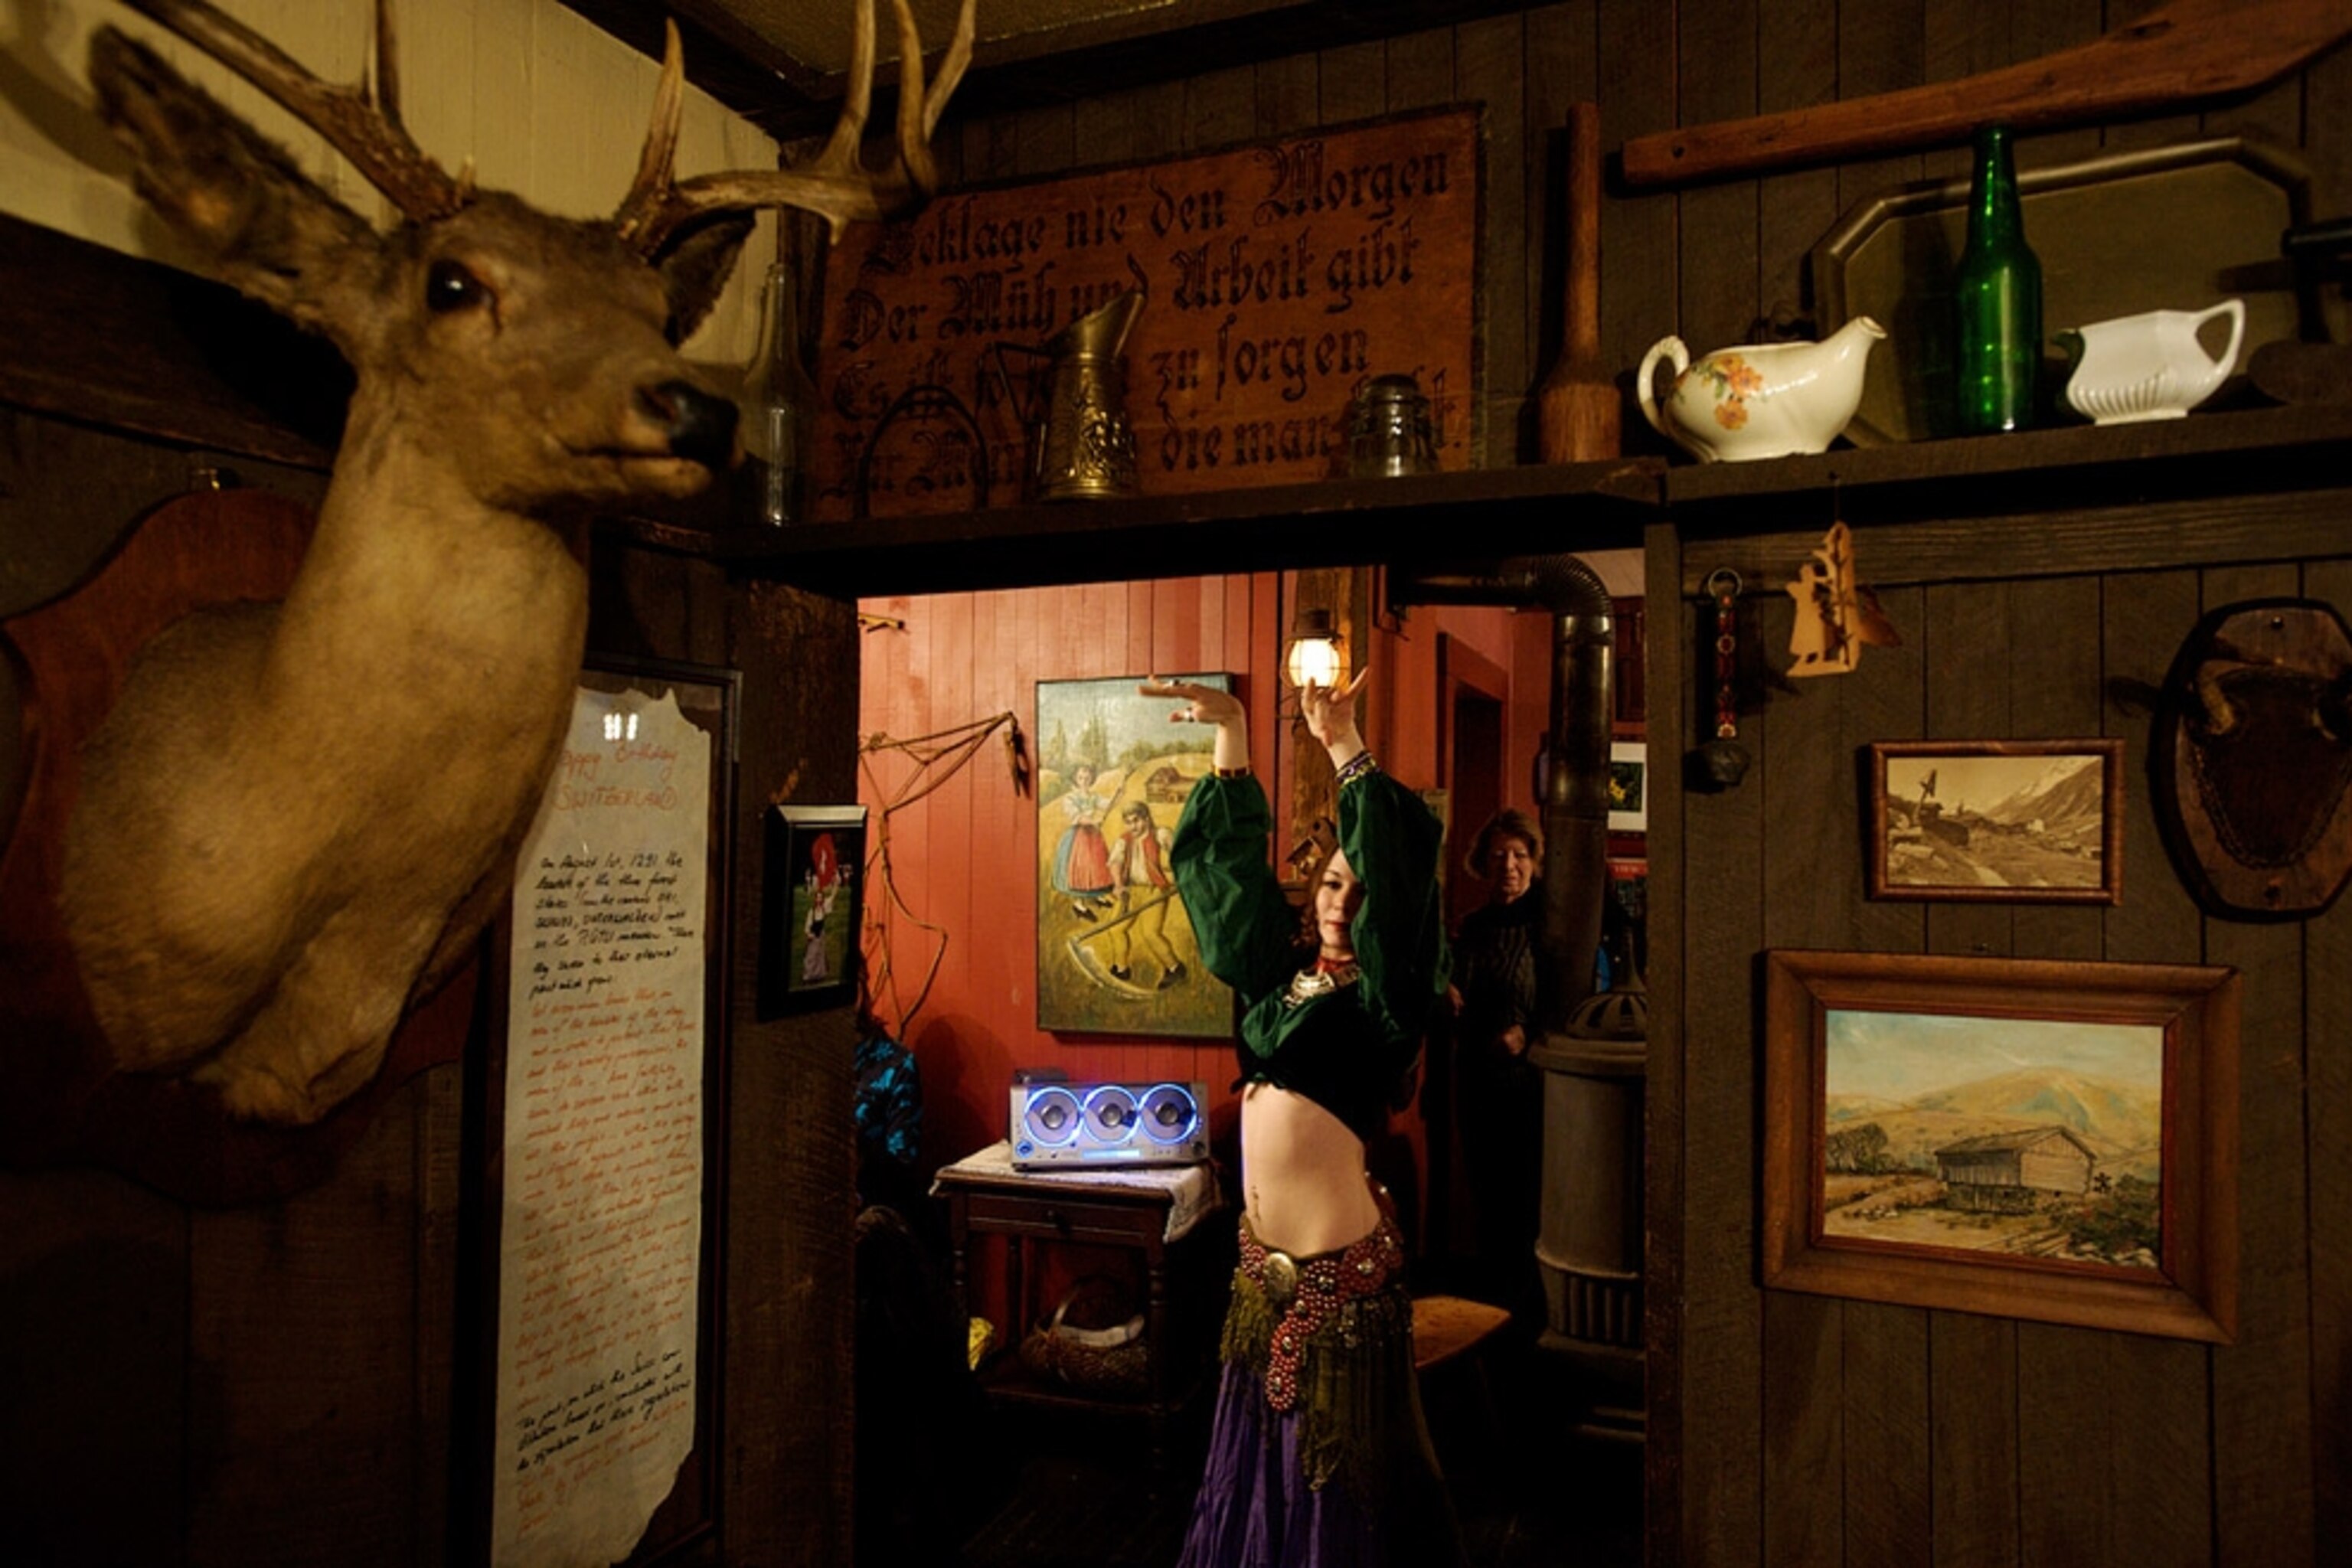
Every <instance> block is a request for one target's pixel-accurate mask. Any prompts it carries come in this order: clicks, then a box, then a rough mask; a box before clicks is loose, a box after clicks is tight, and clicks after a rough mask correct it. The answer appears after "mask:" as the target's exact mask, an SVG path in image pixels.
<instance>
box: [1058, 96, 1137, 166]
mask: <svg viewBox="0 0 2352 1568" xmlns="http://www.w3.org/2000/svg"><path fill="white" fill-rule="evenodd" d="M1141 108H1142V104H1141V95H1140V94H1139V93H1138V92H1137V91H1135V90H1134V89H1129V90H1126V91H1122V92H1106V93H1103V94H1100V95H1099V96H1097V97H1093V98H1082V99H1080V100H1078V101H1077V102H1076V103H1074V104H1072V105H1071V106H1070V130H1071V135H1072V137H1073V139H1074V142H1075V144H1076V146H1077V147H1079V148H1080V149H1082V150H1083V157H1082V161H1083V162H1084V163H1089V164H1092V163H1132V162H1134V161H1135V157H1136V153H1135V141H1136V131H1137V122H1138V119H1139V114H1140V111H1141Z"/></svg>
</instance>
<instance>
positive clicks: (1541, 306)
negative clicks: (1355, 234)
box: [1465, 0, 1631, 464]
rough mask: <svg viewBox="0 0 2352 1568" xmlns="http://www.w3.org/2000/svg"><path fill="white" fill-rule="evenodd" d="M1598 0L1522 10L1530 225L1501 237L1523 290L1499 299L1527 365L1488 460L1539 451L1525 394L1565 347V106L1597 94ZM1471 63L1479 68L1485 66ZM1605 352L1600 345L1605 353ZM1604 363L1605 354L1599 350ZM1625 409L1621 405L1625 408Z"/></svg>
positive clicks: (1493, 433) (1491, 437)
mask: <svg viewBox="0 0 2352 1568" xmlns="http://www.w3.org/2000/svg"><path fill="white" fill-rule="evenodd" d="M1594 16H1595V11H1594V0H1575V3H1574V4H1572V5H1546V6H1544V7H1542V8H1540V9H1538V10H1534V11H1528V12H1526V13H1524V14H1523V15H1522V16H1521V17H1520V18H1519V24H1520V25H1519V31H1518V47H1519V48H1520V50H1521V52H1522V55H1521V64H1520V72H1521V79H1522V84H1523V85H1522V89H1521V101H1520V108H1519V118H1520V122H1521V134H1522V149H1523V150H1522V152H1521V154H1520V164H1521V167H1520V171H1519V174H1520V181H1521V186H1522V194H1521V195H1520V198H1519V201H1520V214H1521V219H1520V221H1521V222H1522V223H1523V224H1525V225H1526V227H1525V230H1524V232H1523V233H1522V234H1521V235H1520V236H1518V237H1517V238H1516V239H1513V240H1510V241H1507V242H1502V243H1508V244H1512V245H1515V246H1516V247H1518V248H1520V249H1522V250H1524V251H1525V253H1526V255H1525V258H1524V259H1523V261H1522V263H1521V266H1520V273H1519V283H1520V287H1521V289H1522V290H1523V291H1524V292H1523V299H1522V300H1521V301H1520V302H1518V303H1516V304H1514V303H1504V304H1502V305H1501V306H1500V307H1499V308H1500V309H1501V310H1505V311H1513V312H1520V313H1521V319H1522V320H1524V321H1526V323H1527V332H1526V335H1527V364H1526V366H1525V377H1524V382H1523V384H1522V386H1521V388H1520V391H1521V393H1522V401H1521V403H1520V405H1519V412H1518V414H1517V417H1516V418H1515V419H1514V420H1513V421H1512V423H1510V424H1509V425H1507V426H1506V425H1503V424H1500V423H1496V424H1492V425H1490V426H1488V430H1487V437H1486V454H1487V457H1486V460H1487V462H1489V463H1490V464H1501V463H1504V462H1510V461H1527V460H1530V459H1532V458H1534V457H1535V455H1536V452H1537V450H1538V448H1537V446H1536V441H1537V435H1536V416H1535V409H1534V406H1533V403H1532V400H1531V399H1528V398H1527V397H1526V396H1525V394H1526V392H1527V391H1528V389H1529V388H1532V387H1533V386H1535V385H1536V384H1538V382H1539V381H1540V380H1541V379H1542V378H1543V376H1544V375H1545V374H1546V373H1547V372H1549V370H1550V369H1551V366H1552V363H1553V362H1554V361H1555V360H1557V359H1558V358H1559V355H1560V354H1561V353H1562V352H1563V351H1564V349H1565V347H1566V333H1567V331H1568V324H1567V321H1565V319H1564V318H1563V315H1562V310H1561V293H1562V289H1563V287H1564V279H1565V275H1566V271H1567V258H1568V210H1567V185H1568V111H1569V107H1570V105H1571V104H1576V103H1583V102H1588V101H1590V102H1594V103H1598V102H1599V94H1600V86H1599V79H1598V67H1599V52H1600V51H1599V48H1598V46H1597V42H1596V39H1595V37H1594V30H1595V20H1594ZM1486 47H1487V46H1486V43H1485V41H1484V40H1483V39H1481V40H1480V41H1478V42H1477V43H1476V44H1475V45H1472V44H1470V43H1468V42H1467V40H1465V49H1467V50H1468V52H1469V56H1470V58H1471V59H1473V60H1474V61H1475V59H1476V58H1478V56H1479V55H1481V54H1482V53H1483V52H1484V50H1485V49H1486ZM1477 68H1478V69H1479V70H1480V71H1481V72H1482V73H1483V72H1484V70H1485V67H1483V66H1479V67H1477ZM1609 151H1610V149H1609V147H1608V146H1606V145H1604V146H1603V147H1602V149H1601V156H1602V163H1601V171H1602V172H1601V208H1602V210H1603V211H1604V212H1605V211H1606V210H1607V208H1608V206H1609V182H1608V163H1607V159H1608V153H1609ZM1604 227H1605V222H1604ZM1604 277H1605V274H1604ZM1602 292H1603V300H1602V305H1603V309H1602V311H1601V320H1602V321H1603V323H1604V324H1605V323H1606V321H1607V320H1608V311H1607V309H1606V306H1607V300H1606V292H1607V291H1606V289H1603V291H1602ZM1487 306H1488V309H1489V310H1496V308H1497V306H1496V301H1495V300H1492V299H1490V300H1488V301H1487ZM1605 353H1606V345H1605V344H1604V356H1605ZM1603 363H1608V362H1607V360H1606V359H1605V357H1604V361H1603ZM1612 368H1613V367H1612ZM1487 384H1488V386H1489V387H1490V388H1491V387H1494V386H1496V385H1497V384H1499V374H1496V375H1493V376H1490V378H1489V380H1488V383H1487ZM1625 417H1631V413H1630V411H1627V413H1626V415H1625ZM1621 423H1622V421H1621Z"/></svg>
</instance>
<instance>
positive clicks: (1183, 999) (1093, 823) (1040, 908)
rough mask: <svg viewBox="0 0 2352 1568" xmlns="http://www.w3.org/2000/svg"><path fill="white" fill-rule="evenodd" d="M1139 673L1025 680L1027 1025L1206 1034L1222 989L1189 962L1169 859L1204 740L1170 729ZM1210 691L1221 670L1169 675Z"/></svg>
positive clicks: (1203, 770)
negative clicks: (1032, 896) (1030, 864)
mask: <svg viewBox="0 0 2352 1568" xmlns="http://www.w3.org/2000/svg"><path fill="white" fill-rule="evenodd" d="M1147 679H1153V678H1152V677H1150V676H1143V675H1122V676H1115V677H1111V678H1109V679H1097V680H1041V681H1039V682H1038V683H1037V727H1036V730H1035V731H1034V734H1035V736H1036V747H1037V758H1036V763H1037V901H1036V914H1037V1026H1038V1027H1039V1028H1041V1029H1054V1030H1063V1031H1071V1032H1076V1033H1084V1034H1107V1035H1146V1036H1173V1037H1192V1038H1210V1037H1217V1036H1222V1035H1224V1034H1226V1033H1228V1032H1230V1031H1231V1029H1232V1027H1233V1012H1234V1001H1233V993H1232V992H1231V991H1230V990H1228V989H1227V988H1226V987H1225V986H1224V985H1223V984H1222V983H1221V982H1219V981H1218V980H1217V979H1215V978H1214V977H1213V976H1212V975H1211V974H1210V973H1208V971H1207V970H1205V969H1204V968H1202V964H1201V953H1200V948H1199V945H1198V943H1197V942H1196V941H1195V940H1194V938H1193V935H1192V921H1191V920H1190V918H1189V917H1188V916H1187V915H1186V913H1185V910H1184V900H1183V899H1182V898H1181V896H1180V895H1179V894H1178V893H1177V891H1176V886H1175V879H1174V877H1173V876H1172V875H1171V868H1170V867H1169V864H1168V851H1169V846H1170V844H1171V841H1172V839H1173V837H1174V834H1175V827H1176V819H1177V817H1178V816H1180V815H1181V814H1182V812H1183V809H1184V800H1185V797H1186V796H1187V795H1191V794H1192V786H1193V785H1194V784H1198V783H1199V782H1200V781H1201V780H1202V777H1204V776H1205V775H1207V774H1208V773H1210V772H1211V771H1212V757H1213V750H1212V748H1213V745H1214V743H1215V735H1216V731H1213V729H1211V728H1209V727H1208V726H1207V725H1204V724H1175V723H1171V722H1170V721H1169V717H1168V716H1169V714H1170V713H1171V711H1172V710H1174V709H1175V707H1176V705H1175V704H1174V703H1171V702H1169V701H1167V700H1164V699H1157V698H1147V697H1144V696H1142V695H1140V694H1139V692H1138V691H1137V688H1138V687H1139V686H1140V685H1141V684H1142V683H1143V682H1144V681H1145V680H1147ZM1158 679H1165V680H1188V681H1194V682H1198V683H1199V684H1202V685H1204V686H1213V687H1216V688H1218V689H1221V690H1225V691H1230V690H1232V689H1233V679H1234V678H1233V677H1232V676H1230V675H1225V674H1207V675H1171V676H1161V677H1159V678H1158Z"/></svg>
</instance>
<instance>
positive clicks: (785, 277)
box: [743, 261, 816, 528]
mask: <svg viewBox="0 0 2352 1568" xmlns="http://www.w3.org/2000/svg"><path fill="white" fill-rule="evenodd" d="M815 408H816V383H815V382H814V381H813V380H812V379H810V376H809V373H808V367H807V366H806V365H805V364H803V363H802V362H801V334H800V300H799V287H798V283H797V281H796V279H793V275H792V270H791V268H787V267H786V266H785V265H784V264H783V263H782V262H781V261H778V262H775V263H773V264H772V265H771V266H770V267H769V268H768V280H767V284H766V286H765V288H764V289H762V290H761V297H760V347H759V351H758V353H756V354H755V355H754V356H753V358H752V360H751V366H750V368H749V369H747V370H746V371H745V372H744V374H743V447H744V451H745V452H746V454H747V455H748V457H749V458H750V468H751V478H752V479H753V481H754V483H753V485H752V494H753V495H754V496H755V497H756V498H757V504H758V515H759V519H760V521H761V522H764V523H767V524H769V525H770V526H772V527H776V528H781V527H783V526H784V525H786V524H788V523H795V522H803V521H807V516H808V493H809V487H808V450H809V427H810V419H811V417H812V416H814V412H815Z"/></svg>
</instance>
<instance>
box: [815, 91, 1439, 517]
mask: <svg viewBox="0 0 2352 1568" xmlns="http://www.w3.org/2000/svg"><path fill="white" fill-rule="evenodd" d="M1478 131H1479V124H1478V110H1475V108H1472V109H1450V110H1440V111H1437V112H1433V113H1426V114H1416V115H1411V116H1404V117H1400V118H1396V119H1391V120H1382V121H1370V122H1367V123H1364V124H1360V125H1355V126H1349V127H1343V128H1339V129H1336V130H1325V131H1318V132H1313V133H1311V134H1307V135H1303V136H1297V137H1289V138H1285V139H1282V140H1279V141H1274V142H1263V143H1258V144H1255V145H1251V146H1244V147H1237V148H1234V149H1231V150H1228V151H1225V152H1220V153H1204V154H1200V155H1197V156H1192V157H1187V158H1181V159H1178V160H1174V161H1172V162H1163V163H1143V164H1134V165H1129V166H1126V167H1120V168H1108V169H1097V170H1092V171H1087V172H1084V173H1080V174H1068V175H1064V176H1060V177H1058V178H1055V179H1052V180H1047V181H1043V182H1032V183H1028V184H1016V185H1000V186H993V187H984V188H979V189H972V190H965V191H958V192H955V193H952V194H950V195H944V196H941V197H940V198H938V199H937V200H935V201H933V202H932V203H931V204H930V205H929V206H928V207H926V208H925V209H924V210H923V211H922V213H920V214H919V215H918V216H916V217H914V218H913V219H910V220H908V221H907V222H904V223H893V224H886V225H874V224H860V225H857V226H854V227H853V228H852V229H851V230H850V231H849V232H848V234H847V235H846V236H845V237H844V239H843V241H842V243H841V245H840V246H839V247H836V248H835V250H834V252H833V254H832V258H831V260H830V261H829V262H828V263H827V270H826V279H825V294H824V320H823V332H822V337H821V340H820V345H819V351H818V362H817V381H818V395H819V409H820V413H819V416H818V421H817V430H816V439H815V443H814V445H815V450H814V453H813V454H812V455H811V472H812V478H813V480H814V500H813V504H812V508H811V511H812V515H813V516H814V518H815V519H817V520H818V521H843V520H845V519H849V518H853V517H860V516H866V517H894V516H907V515H912V514H919V513H932V512H949V511H962V510H974V509H976V508H980V507H983V506H1005V505H1013V504H1017V503H1019V502H1021V501H1024V500H1029V499H1032V498H1031V494H1030V492H1031V489H1032V488H1033V487H1032V485H1031V483H1030V475H1031V468H1030V465H1031V463H1032V461H1033V455H1032V453H1033V446H1034V440H1033V431H1034V429H1035V428H1036V426H1038V425H1039V423H1040V420H1041V418H1042V416H1043V410H1044V405H1045V399H1046V397H1047V396H1048V395H1050V392H1051V379H1052V371H1051V368H1050V363H1048V362H1047V360H1046V358H1045V356H1043V355H1042V354H1041V353H1039V352H1037V351H1042V350H1044V349H1045V347H1046V345H1047V344H1049V343H1050V342H1051V341H1052V340H1053V339H1054V338H1055V335H1056V334H1057V333H1059V332H1061V331H1062V330H1063V329H1064V328H1066V326H1068V325H1069V324H1070V323H1071V322H1073V321H1076V320H1078V319H1079V318H1080V317H1082V316H1085V315H1087V314H1088V313H1090V312H1092V311H1094V310H1097V309H1098V308H1100V307H1101V306H1103V305H1105V304H1106V303H1107V302H1108V301H1110V300H1115V299H1117V298H1118V296H1119V295H1121V294H1122V293H1124V292H1127V291H1129V290H1141V291H1142V294H1143V298H1144V303H1143V305H1142V307H1141V310H1139V313H1138V314H1137V316H1136V318H1135V321H1134V324H1133V327H1132V329H1131V330H1130V331H1129V335H1128V338H1127V342H1126V355H1125V365H1126V370H1125V384H1124V392H1125V408H1126V414H1127V418H1128V424H1129V428H1130V430H1131V431H1132V434H1133V436H1134V439H1135V446H1136V468H1137V490H1138V492H1139V493H1140V494H1144V495H1164V494H1176V493H1181V492H1187V491H1198V490H1212V489H1244V488H1251V487H1255V486H1260V485H1276V484H1297V483H1303V482H1308V481H1312V480H1317V479H1330V478H1333V477H1335V475H1336V474H1337V473H1339V472H1341V471H1344V467H1345V462H1344V459H1345V453H1346V436H1347V422H1348V408H1349V402H1350V400H1351V399H1352V398H1353V396H1354V395H1355V393H1356V391H1357V389H1358V388H1359V387H1360V386H1361V385H1362V384H1363V383H1364V382H1365V381H1367V380H1368V379H1370V377H1372V376H1375V375H1386V374H1410V375H1412V376H1413V377H1415V378H1416V379H1417V380H1418V382H1419V384H1420V386H1421V390H1422V392H1423V395H1426V396H1427V397H1428V398H1429V400H1430V405H1431V415H1432V420H1433V426H1434V433H1435V438H1436V447H1437V456H1438V461H1439V465H1440V466H1441V467H1442V468H1469V467H1471V466H1472V462H1473V455H1474V451H1475V443H1476V442H1477V441H1478V440H1479V439H1480V438H1481V437H1482V436H1483V432H1482V431H1481V429H1480V428H1479V414H1478V406H1479V405H1478V398H1477V390H1478V389H1477V386H1476V380H1477V373H1478V363H1477V349H1476V344H1477V319H1476V317H1477V279H1478V235H1479V229H1480V224H1479V176H1480V170H1479V139H1478Z"/></svg>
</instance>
